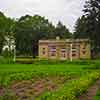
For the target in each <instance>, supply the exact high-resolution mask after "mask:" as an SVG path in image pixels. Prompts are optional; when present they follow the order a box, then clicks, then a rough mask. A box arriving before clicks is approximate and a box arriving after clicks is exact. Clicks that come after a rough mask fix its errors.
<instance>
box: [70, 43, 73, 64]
mask: <svg viewBox="0 0 100 100" xmlns="http://www.w3.org/2000/svg"><path fill="white" fill-rule="evenodd" d="M72 46H73V45H72V43H71V44H70V47H71V48H70V61H71V62H72V60H73V58H72Z"/></svg>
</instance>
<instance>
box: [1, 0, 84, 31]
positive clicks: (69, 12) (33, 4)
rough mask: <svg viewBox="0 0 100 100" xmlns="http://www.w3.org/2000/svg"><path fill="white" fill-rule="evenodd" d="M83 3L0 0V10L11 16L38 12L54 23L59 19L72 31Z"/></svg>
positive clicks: (59, 0)
mask: <svg viewBox="0 0 100 100" xmlns="http://www.w3.org/2000/svg"><path fill="white" fill-rule="evenodd" d="M84 4H85V0H0V11H2V12H3V13H4V14H5V15H6V16H8V17H12V18H19V17H21V16H24V15H26V14H29V15H35V14H38V15H41V16H45V17H46V18H47V19H49V21H50V22H52V23H53V24H54V25H56V24H57V23H58V21H61V22H62V23H63V24H64V25H66V27H67V28H69V29H70V31H74V26H75V22H76V20H77V18H79V17H80V16H81V15H82V13H83V12H82V9H83V6H84Z"/></svg>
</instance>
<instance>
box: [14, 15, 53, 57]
mask: <svg viewBox="0 0 100 100" xmlns="http://www.w3.org/2000/svg"><path fill="white" fill-rule="evenodd" d="M53 28H54V27H53V25H52V24H51V23H49V22H48V20H47V19H45V18H44V17H41V16H39V15H35V16H29V15H26V16H22V17H21V18H20V19H19V20H18V22H17V24H16V49H17V54H18V55H26V56H31V55H33V56H34V57H35V56H37V54H38V40H40V39H47V38H49V35H50V34H51V33H52V32H53Z"/></svg>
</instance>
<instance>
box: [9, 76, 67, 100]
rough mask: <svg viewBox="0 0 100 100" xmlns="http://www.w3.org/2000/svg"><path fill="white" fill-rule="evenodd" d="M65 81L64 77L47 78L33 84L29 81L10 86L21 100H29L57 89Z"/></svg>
mask: <svg viewBox="0 0 100 100" xmlns="http://www.w3.org/2000/svg"><path fill="white" fill-rule="evenodd" d="M65 80H66V78H64V77H47V78H45V79H39V80H36V81H35V82H32V81H29V80H27V81H22V82H17V83H14V84H12V86H11V91H12V92H13V93H14V94H15V95H16V96H17V97H19V98H20V99H21V100H24V99H25V100H29V99H30V98H36V97H37V96H39V95H41V94H43V93H44V92H45V91H53V90H55V89H57V88H58V87H59V85H61V84H63V83H64V82H65ZM30 100H31V99H30Z"/></svg>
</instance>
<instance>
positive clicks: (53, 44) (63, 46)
mask: <svg viewBox="0 0 100 100" xmlns="http://www.w3.org/2000/svg"><path fill="white" fill-rule="evenodd" d="M90 55H91V54H90V42H89V40H88V39H66V40H60V39H55V40H39V58H40V59H58V60H73V59H76V60H77V59H90V57H91V56H90Z"/></svg>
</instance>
